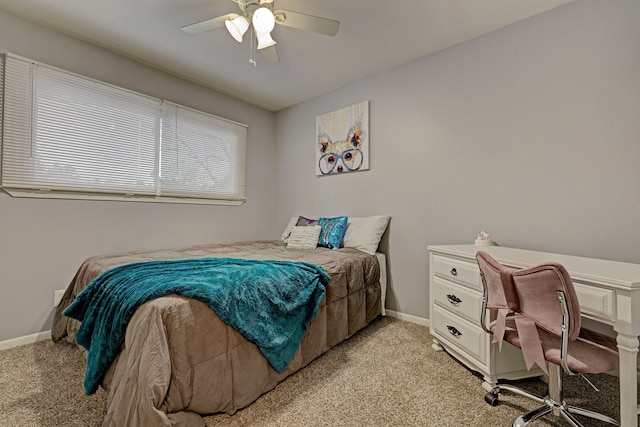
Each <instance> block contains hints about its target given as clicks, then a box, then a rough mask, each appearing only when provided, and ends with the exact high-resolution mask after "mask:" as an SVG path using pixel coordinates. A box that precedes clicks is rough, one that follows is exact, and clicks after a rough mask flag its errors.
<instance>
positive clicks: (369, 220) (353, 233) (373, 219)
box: [342, 215, 391, 255]
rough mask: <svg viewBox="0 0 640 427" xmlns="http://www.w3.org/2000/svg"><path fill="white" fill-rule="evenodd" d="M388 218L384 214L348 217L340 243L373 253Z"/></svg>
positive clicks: (385, 227)
mask: <svg viewBox="0 0 640 427" xmlns="http://www.w3.org/2000/svg"><path fill="white" fill-rule="evenodd" d="M390 219H391V217H390V216H386V215H377V216H367V217H362V218H357V217H356V218H352V217H349V220H348V221H347V231H346V233H345V234H344V239H343V240H342V245H343V246H344V247H345V248H356V249H359V250H361V251H362V252H366V253H368V254H369V255H375V253H376V251H377V250H378V244H379V243H380V239H381V238H382V235H383V234H384V231H385V230H386V229H387V224H389V220H390Z"/></svg>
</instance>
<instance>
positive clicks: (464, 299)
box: [433, 277, 482, 325]
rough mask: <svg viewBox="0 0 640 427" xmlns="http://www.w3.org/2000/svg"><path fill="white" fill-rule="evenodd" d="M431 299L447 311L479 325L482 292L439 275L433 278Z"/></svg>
mask: <svg viewBox="0 0 640 427" xmlns="http://www.w3.org/2000/svg"><path fill="white" fill-rule="evenodd" d="M433 281H434V283H433V285H434V286H433V301H434V303H435V304H438V305H440V306H442V308H444V309H446V310H447V311H451V312H453V313H456V314H457V315H458V316H460V317H464V318H465V319H467V320H468V321H469V322H471V323H473V324H475V325H480V311H481V310H482V294H481V293H479V292H476V291H473V290H471V289H469V288H466V287H464V286H461V285H458V284H455V283H453V282H450V281H448V280H444V279H441V278H439V277H434V278H433Z"/></svg>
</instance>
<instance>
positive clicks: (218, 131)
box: [0, 54, 246, 204]
mask: <svg viewBox="0 0 640 427" xmlns="http://www.w3.org/2000/svg"><path fill="white" fill-rule="evenodd" d="M0 77H2V75H0ZM2 111H3V112H4V116H3V128H2V129H3V134H2V135H3V138H2V175H1V177H2V180H1V185H2V188H3V189H4V190H5V191H6V192H8V193H9V194H11V195H14V196H31V197H38V196H39V197H71V198H75V197H78V198H86V197H94V198H99V199H118V200H119V199H123V198H133V199H134V200H148V201H177V200H181V201H184V202H203V203H207V202H209V203H211V202H214V201H215V202H216V203H228V204H240V203H242V202H243V201H244V200H245V157H246V126H245V125H240V124H238V123H235V122H231V121H228V120H224V119H221V118H218V117H215V116H212V115H209V114H206V113H203V112H200V111H196V110H193V109H190V108H187V107H183V106H180V105H177V104H173V103H170V102H167V101H163V100H160V99H156V98H152V97H148V96H145V95H142V94H138V93H135V92H132V91H128V90H125V89H122V88H118V87H115V86H112V85H109V84H106V83H102V82H98V81H95V80H92V79H88V78H85V77H82V76H78V75H76V74H71V73H68V72H65V71H62V70H59V69H56V68H53V67H49V66H46V65H43V64H39V63H35V62H33V61H30V60H27V59H24V58H20V57H17V56H14V55H11V54H6V55H5V64H4V100H3V102H2V110H1V111H0V112H2Z"/></svg>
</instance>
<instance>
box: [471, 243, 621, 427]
mask: <svg viewBox="0 0 640 427" xmlns="http://www.w3.org/2000/svg"><path fill="white" fill-rule="evenodd" d="M476 259H477V261H478V266H479V267H480V274H481V277H482V283H483V287H484V298H483V303H482V304H483V307H482V311H481V313H482V319H481V325H482V328H483V329H484V330H485V331H487V332H488V333H490V334H493V342H494V343H498V345H499V346H500V348H502V341H503V340H505V341H507V342H508V343H510V344H512V345H514V346H516V347H518V348H520V349H521V350H522V354H523V356H524V360H525V363H526V365H527V369H531V367H532V366H533V365H534V364H537V365H538V366H539V367H540V368H541V369H542V370H543V371H544V372H545V373H547V374H548V375H549V394H548V396H546V397H544V398H543V397H540V396H536V395H534V394H531V393H529V392H527V391H524V390H522V389H520V388H517V387H514V386H511V385H508V384H499V385H497V386H496V387H495V388H494V389H493V390H492V391H490V392H489V393H487V395H486V396H485V400H486V401H487V402H488V403H490V404H491V405H496V404H497V402H498V394H499V393H500V392H501V391H502V390H509V391H511V392H513V393H515V394H518V395H521V396H525V397H528V398H531V399H533V400H535V401H537V402H539V403H542V404H543V406H541V407H539V408H537V409H534V410H532V411H530V412H527V413H526V414H523V415H520V416H519V417H518V418H516V420H515V421H514V422H513V427H523V426H527V425H529V423H530V422H532V421H533V420H535V419H536V418H539V417H541V416H543V415H546V414H548V413H550V412H552V413H553V415H555V416H561V417H563V418H564V419H565V420H566V421H567V422H569V424H571V425H572V426H574V427H582V424H580V422H579V421H578V420H577V419H576V418H575V417H574V416H573V414H578V415H582V416H586V417H590V418H595V419H597V420H601V421H604V422H607V423H610V424H614V425H619V424H618V422H617V421H616V420H614V419H613V418H610V417H608V416H606V415H603V414H600V413H597V412H593V411H589V410H587V409H582V408H578V407H575V406H571V405H567V404H566V403H565V401H564V400H563V397H562V371H564V372H565V373H567V374H569V375H582V374H584V373H593V374H596V373H604V372H609V371H612V370H615V369H617V368H618V350H617V347H616V341H615V339H613V338H609V337H607V336H605V335H602V334H599V333H597V332H593V331H590V330H587V329H584V328H581V324H580V322H581V318H580V305H579V303H578V298H577V296H576V292H575V290H574V287H573V283H572V281H571V278H570V277H569V273H567V270H566V269H565V268H564V267H563V266H562V265H560V264H557V263H551V262H550V263H545V264H540V265H537V266H534V267H531V268H526V269H521V270H516V269H510V268H507V267H504V266H503V265H501V264H500V263H498V262H497V261H496V260H495V259H493V258H492V257H491V256H490V255H489V254H487V253H486V252H483V251H479V252H478V253H477V254H476ZM487 310H489V312H490V313H491V312H493V316H494V317H495V320H494V321H492V322H491V323H490V324H489V326H488V327H487V324H486V322H485V320H486V314H487ZM561 367H562V369H560V368H561ZM585 379H586V378H585ZM587 381H588V380H587ZM590 384H591V383H590ZM591 385H592V386H593V384H591ZM594 389H595V386H594ZM596 390H597V389H596Z"/></svg>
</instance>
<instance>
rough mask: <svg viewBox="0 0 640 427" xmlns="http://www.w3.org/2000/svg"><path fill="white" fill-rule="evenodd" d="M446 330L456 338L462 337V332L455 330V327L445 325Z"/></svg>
mask: <svg viewBox="0 0 640 427" xmlns="http://www.w3.org/2000/svg"><path fill="white" fill-rule="evenodd" d="M447 329H448V330H449V333H450V334H451V335H453V336H454V337H456V338H460V337H461V336H462V332H460V331H459V330H457V329H456V328H455V327H453V326H451V325H447Z"/></svg>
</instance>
